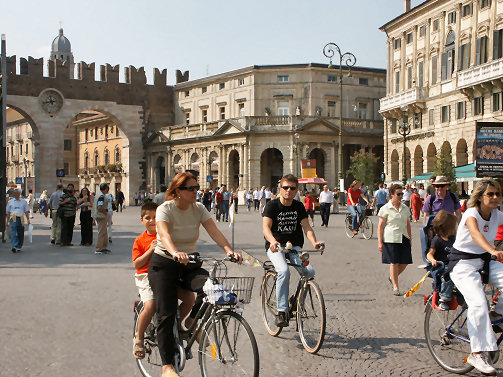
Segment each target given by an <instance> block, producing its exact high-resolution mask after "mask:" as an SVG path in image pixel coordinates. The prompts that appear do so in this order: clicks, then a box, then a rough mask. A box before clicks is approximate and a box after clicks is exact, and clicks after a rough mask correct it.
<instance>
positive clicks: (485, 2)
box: [479, 0, 491, 9]
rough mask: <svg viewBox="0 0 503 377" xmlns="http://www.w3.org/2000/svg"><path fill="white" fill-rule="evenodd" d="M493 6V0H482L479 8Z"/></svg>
mask: <svg viewBox="0 0 503 377" xmlns="http://www.w3.org/2000/svg"><path fill="white" fill-rule="evenodd" d="M490 6H491V0H480V2H479V8H480V9H484V8H487V7H490Z"/></svg>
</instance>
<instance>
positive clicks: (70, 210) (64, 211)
mask: <svg viewBox="0 0 503 377" xmlns="http://www.w3.org/2000/svg"><path fill="white" fill-rule="evenodd" d="M82 202H83V200H82V199H79V200H77V198H76V197H75V187H74V186H73V184H72V183H69V184H68V185H67V186H66V191H64V192H63V195H61V199H60V201H59V211H60V212H61V246H73V244H72V238H73V227H74V226H75V214H76V212H77V205H78V204H80V203H82Z"/></svg>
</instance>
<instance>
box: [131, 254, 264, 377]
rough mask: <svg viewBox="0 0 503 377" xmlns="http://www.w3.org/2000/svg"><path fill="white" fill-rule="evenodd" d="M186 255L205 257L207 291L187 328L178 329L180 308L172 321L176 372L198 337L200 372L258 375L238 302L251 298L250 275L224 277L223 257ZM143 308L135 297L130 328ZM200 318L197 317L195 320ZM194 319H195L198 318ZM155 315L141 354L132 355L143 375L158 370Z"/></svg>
mask: <svg viewBox="0 0 503 377" xmlns="http://www.w3.org/2000/svg"><path fill="white" fill-rule="evenodd" d="M191 260H192V261H194V262H196V261H203V262H210V263H211V264H212V268H211V270H210V279H211V283H212V284H210V285H209V287H211V286H212V287H213V288H212V289H211V291H207V289H206V287H207V286H206V285H205V293H206V294H207V296H206V297H205V300H204V303H203V305H202V306H201V308H200V309H199V311H198V312H197V315H196V317H195V320H194V322H193V324H192V325H191V326H190V328H189V329H188V330H187V331H184V330H183V329H182V325H181V320H180V315H179V313H178V314H177V318H176V321H175V324H174V327H173V332H174V335H175V344H176V352H175V356H174V360H173V365H174V367H175V370H176V372H177V373H179V372H180V371H182V370H183V369H184V367H185V362H186V360H189V359H192V358H193V355H192V352H191V348H192V345H193V344H194V342H195V341H196V340H197V341H198V342H199V348H198V360H199V365H200V369H201V376H203V377H213V376H219V377H220V376H228V377H234V376H252V377H257V376H258V375H259V353H258V347H257V341H256V340H255V335H254V334H253V331H252V329H251V327H250V325H249V324H248V322H247V321H246V320H245V319H244V318H243V316H242V315H241V313H242V312H243V308H242V306H243V305H245V304H248V303H250V301H251V294H252V289H253V283H254V279H255V278H253V277H228V276H227V266H226V265H225V262H226V261H230V259H228V258H224V259H221V260H218V259H214V258H202V257H195V256H191ZM142 310H143V304H142V302H141V301H135V303H134V328H133V331H134V333H136V330H137V327H138V317H139V315H140V313H141V311H142ZM199 320H200V321H199ZM198 322H199V324H198ZM157 324H158V318H157V315H154V317H153V319H152V321H151V323H150V324H149V326H148V327H147V329H146V331H145V335H144V342H145V358H144V359H136V363H137V365H138V368H139V369H140V372H141V374H142V375H143V376H144V377H154V376H155V377H157V376H160V375H161V367H162V362H161V356H160V354H159V349H158V344H157Z"/></svg>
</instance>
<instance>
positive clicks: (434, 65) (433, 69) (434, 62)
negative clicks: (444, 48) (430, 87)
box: [431, 56, 438, 84]
mask: <svg viewBox="0 0 503 377" xmlns="http://www.w3.org/2000/svg"><path fill="white" fill-rule="evenodd" d="M437 65H438V56H432V57H431V83H432V84H436V83H437V76H438V73H437Z"/></svg>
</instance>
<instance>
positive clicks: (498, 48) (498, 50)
mask: <svg viewBox="0 0 503 377" xmlns="http://www.w3.org/2000/svg"><path fill="white" fill-rule="evenodd" d="M493 36H494V38H493V59H494V60H496V59H500V58H502V57H503V30H495V31H494V34H493Z"/></svg>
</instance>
